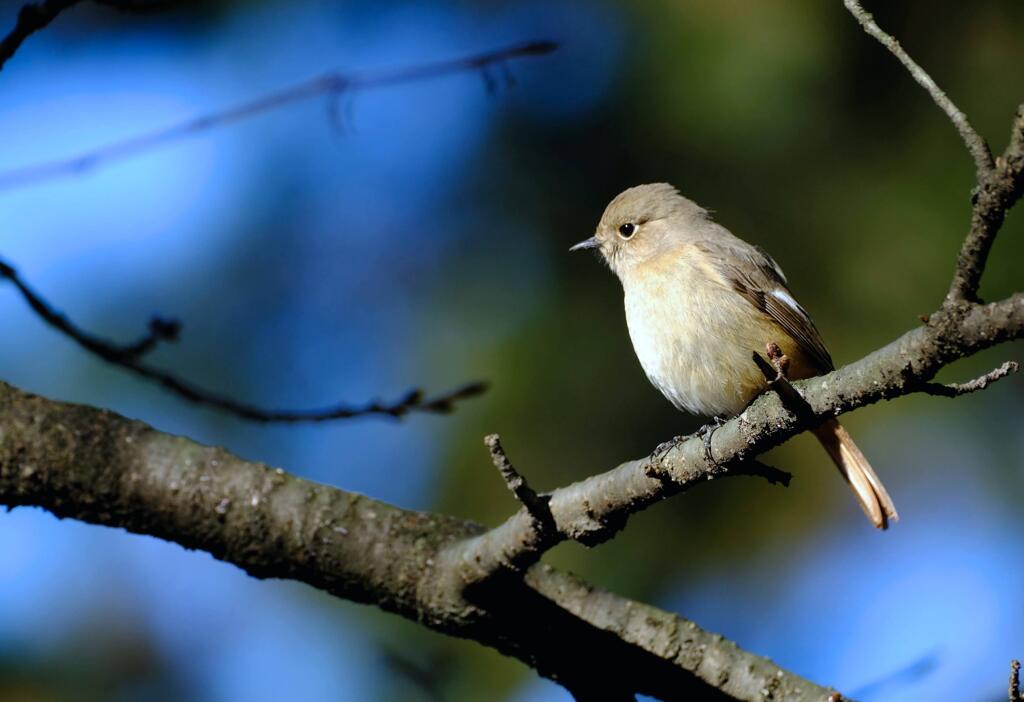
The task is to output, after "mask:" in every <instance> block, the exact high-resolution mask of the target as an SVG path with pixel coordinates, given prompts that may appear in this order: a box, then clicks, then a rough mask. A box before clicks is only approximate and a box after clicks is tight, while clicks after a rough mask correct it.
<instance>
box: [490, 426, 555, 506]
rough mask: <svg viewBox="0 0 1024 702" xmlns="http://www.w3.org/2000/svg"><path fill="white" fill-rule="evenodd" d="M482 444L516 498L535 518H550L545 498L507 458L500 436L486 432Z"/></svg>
mask: <svg viewBox="0 0 1024 702" xmlns="http://www.w3.org/2000/svg"><path fill="white" fill-rule="evenodd" d="M484 445H485V446H487V450H488V451H490V452H491V461H492V462H493V463H494V467H495V468H497V469H498V472H499V473H501V477H502V479H504V481H505V484H506V485H508V489H509V490H511V491H512V494H513V495H515V496H516V499H517V500H519V502H521V503H522V505H523V506H524V507H526V509H527V511H528V512H529V513H530V514H532V515H533V517H534V518H535V519H539V520H544V519H550V518H551V512H550V510H548V508H547V500H545V499H544V498H542V497H541V496H539V495H538V494H537V493H536V492H534V490H533V488H532V487H530V484H529V483H527V482H526V478H524V477H523V476H522V475H521V474H520V473H519V471H517V470H516V468H515V466H513V465H512V461H510V460H509V458H508V455H507V454H506V453H505V449H504V448H503V447H502V445H501V437H500V436H498V435H497V434H488V435H487V436H485V437H484Z"/></svg>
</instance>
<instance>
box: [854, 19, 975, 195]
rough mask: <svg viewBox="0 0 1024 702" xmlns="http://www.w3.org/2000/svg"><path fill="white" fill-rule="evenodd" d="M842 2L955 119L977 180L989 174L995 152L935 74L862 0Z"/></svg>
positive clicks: (954, 123)
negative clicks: (907, 49) (929, 70)
mask: <svg viewBox="0 0 1024 702" xmlns="http://www.w3.org/2000/svg"><path fill="white" fill-rule="evenodd" d="M843 4H845V5H846V9H847V10H849V11H850V14H852V15H853V16H854V17H855V18H856V20H857V21H858V22H859V23H860V25H861V27H863V28H864V31H865V32H867V33H868V34H870V35H871V36H872V37H874V38H875V39H877V40H878V41H879V43H881V44H882V46H884V47H885V48H886V49H888V50H889V52H890V53H892V55H893V56H895V57H896V58H897V59H898V60H899V62H900V63H902V64H903V65H904V66H905V67H906V69H907V70H908V71H909V72H910V75H911V77H912V78H913V79H914V80H915V81H917V83H918V85H920V86H921V87H922V88H924V89H925V90H927V91H928V94H929V95H931V97H932V100H934V101H935V104H936V105H938V106H939V107H940V108H941V109H942V111H943V112H945V113H946V115H947V116H948V117H949V119H950V120H951V121H952V122H953V126H954V127H956V130H957V131H958V132H960V137H961V138H962V139H963V140H964V144H966V146H967V150H968V151H969V152H970V154H971V156H972V157H973V158H974V165H975V168H976V170H977V173H978V180H983V179H984V178H986V177H987V176H988V174H989V172H990V171H991V170H992V168H993V164H992V152H991V151H989V148H988V144H987V143H986V142H985V140H984V139H983V138H981V136H979V135H978V133H977V132H976V131H974V127H972V126H971V124H970V122H968V121H967V116H966V115H965V114H964V113H963V112H961V111H960V108H958V107H957V106H956V105H955V104H953V101H952V100H950V99H949V96H947V95H946V93H944V92H943V91H942V88H940V87H939V86H938V85H937V84H936V83H935V81H934V80H932V77H931V76H930V75H928V73H927V72H926V71H925V70H924V69H923V68H921V66H919V65H918V64H917V62H916V61H914V59H912V58H910V55H909V54H907V52H906V51H904V50H903V47H902V46H900V43H899V42H898V41H897V40H896V39H895V38H894V37H893V36H892V35H890V34H887V33H886V32H884V31H883V30H882V28H881V27H879V26H878V24H877V23H876V22H875V18H874V17H873V16H872V15H871V13H870V12H868V11H867V10H865V9H864V8H863V7H861V4H860V1H859V0H843Z"/></svg>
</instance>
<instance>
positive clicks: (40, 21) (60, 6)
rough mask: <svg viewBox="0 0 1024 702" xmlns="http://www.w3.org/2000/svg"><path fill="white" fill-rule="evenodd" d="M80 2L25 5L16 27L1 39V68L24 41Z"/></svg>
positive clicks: (47, 0)
mask: <svg viewBox="0 0 1024 702" xmlns="http://www.w3.org/2000/svg"><path fill="white" fill-rule="evenodd" d="M79 2H81V0H44V2H40V3H31V2H30V3H28V4H27V5H25V6H23V7H22V8H21V10H20V11H19V12H18V19H17V21H16V22H15V24H14V28H13V29H11V31H10V32H8V33H7V36H5V37H4V38H3V39H2V40H0V70H3V67H4V64H5V63H7V59H9V58H11V57H12V56H14V53H15V52H16V51H17V50H18V49H19V48H20V47H21V45H22V42H24V41H25V40H26V39H28V38H29V37H30V36H31V35H32V34H34V33H35V32H38V31H39V30H40V29H43V28H44V27H46V25H48V24H50V22H52V21H53V20H54V19H55V18H56V17H57V15H59V14H60V13H61V12H63V11H64V10H66V9H68V8H69V7H71V6H72V5H77V4H78V3H79Z"/></svg>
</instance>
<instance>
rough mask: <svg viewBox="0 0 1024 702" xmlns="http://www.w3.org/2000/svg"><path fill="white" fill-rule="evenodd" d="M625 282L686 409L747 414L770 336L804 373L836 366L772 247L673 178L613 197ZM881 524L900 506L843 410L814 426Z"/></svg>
mask: <svg viewBox="0 0 1024 702" xmlns="http://www.w3.org/2000/svg"><path fill="white" fill-rule="evenodd" d="M591 248H596V249H599V250H600V252H601V255H602V256H603V257H604V260H605V261H606V262H607V263H608V265H609V267H610V268H611V269H612V271H614V272H615V274H616V275H617V276H618V278H619V280H620V281H621V282H622V288H623V291H624V293H625V303H626V324H627V326H628V327H629V336H630V339H632V341H633V348H634V350H635V351H636V355H637V358H639V359H640V365H641V366H643V369H644V372H645V373H647V377H648V378H649V379H650V381H651V383H653V384H654V386H655V387H656V388H658V390H660V391H661V393H662V394H663V395H664V396H665V397H666V398H668V400H669V402H671V403H672V404H673V405H675V406H676V407H677V408H678V409H683V410H687V411H688V412H691V413H694V414H701V415H706V416H713V417H715V418H716V419H718V418H720V417H727V416H731V415H734V414H737V413H739V412H741V411H743V409H744V408H745V407H746V406H747V405H748V404H749V403H750V401H751V400H753V399H754V398H755V397H756V396H757V395H758V394H760V393H761V392H762V391H763V390H764V389H765V388H766V387H767V381H766V380H765V378H764V375H763V374H762V372H761V371H760V370H759V369H758V367H757V366H756V365H755V364H754V362H753V361H752V360H751V354H752V352H754V351H759V352H760V351H761V350H763V349H764V348H765V347H766V345H767V344H768V343H770V342H774V343H776V344H778V345H779V347H780V348H781V350H782V352H783V353H785V354H786V355H787V356H788V357H789V359H790V366H789V372H788V376H789V377H790V378H791V379H793V380H799V379H801V378H809V377H812V376H816V375H822V374H824V373H828V372H830V371H831V370H832V369H833V365H832V358H831V356H829V353H828V350H826V348H825V344H824V343H823V342H822V340H821V335H820V334H819V333H818V330H817V329H816V328H815V326H814V322H812V321H811V318H810V316H809V315H808V314H807V312H806V311H805V310H804V308H803V307H801V306H800V304H799V303H798V302H797V301H796V299H795V298H794V297H793V295H792V293H790V292H789V289H788V288H787V287H786V277H785V276H784V275H783V273H782V269H780V268H779V266H778V264H777V263H775V261H773V260H772V258H771V257H770V256H769V255H768V254H766V253H765V252H764V251H762V250H761V249H760V248H758V247H756V246H753V245H751V244H748V243H747V242H745V241H743V240H742V239H739V238H738V237H736V236H734V235H733V234H732V233H731V232H730V231H729V230H728V229H726V228H725V227H723V226H721V225H719V224H716V223H715V222H714V221H712V219H711V216H710V215H709V213H708V211H707V210H705V209H704V208H703V207H701V206H700V205H698V204H696V203H695V202H692V201H691V200H688V199H686V198H685V197H683V196H682V195H680V194H679V192H678V191H677V190H676V189H675V188H674V187H672V186H671V185H669V184H667V183H653V184H650V185H639V186H637V187H635V188H630V189H629V190H626V191H625V192H623V193H621V194H620V195H619V196H618V197H616V198H615V199H614V200H612V201H611V203H610V204H609V205H608V207H607V209H605V211H604V215H603V216H602V217H601V222H600V223H599V224H598V225H597V232H596V234H595V236H593V237H591V238H589V239H587V240H585V241H581V242H580V243H578V244H576V245H575V246H573V247H572V248H571V249H570V250H571V251H577V250H579V249H591ZM814 434H815V436H817V437H818V440H819V441H820V442H821V444H822V446H824V447H825V450H826V451H828V454H829V456H831V457H832V460H833V461H834V462H835V464H836V466H837V467H838V468H839V472H840V473H842V475H843V478H844V479H845V480H846V482H847V483H848V484H849V485H850V487H851V489H852V490H853V492H854V494H855V495H856V496H857V499H858V500H859V501H860V505H861V507H862V508H863V509H864V512H865V514H867V516H868V518H869V519H870V520H871V521H872V523H874V525H875V526H876V527H878V528H880V529H885V528H886V527H887V526H888V523H889V522H890V521H895V520H897V519H898V518H899V517H898V515H897V513H896V508H895V506H894V505H893V503H892V500H891V499H890V498H889V493H888V492H886V490H885V487H884V486H883V485H882V483H881V481H880V480H879V479H878V476H877V475H875V471H874V470H873V469H872V468H871V464H869V463H868V461H867V459H866V458H865V457H864V454H862V453H861V452H860V449H858V448H857V445H856V444H855V443H853V439H851V438H850V435H849V434H847V433H846V430H845V429H843V427H842V426H840V424H839V422H837V421H836V420H835V419H827V420H825V421H824V422H823V423H822V424H821V425H820V426H819V427H818V428H817V429H815V430H814Z"/></svg>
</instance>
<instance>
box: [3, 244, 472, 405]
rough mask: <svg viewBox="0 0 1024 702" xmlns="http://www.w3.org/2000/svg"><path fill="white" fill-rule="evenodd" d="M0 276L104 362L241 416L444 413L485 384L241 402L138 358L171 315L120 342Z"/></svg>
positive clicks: (163, 332) (13, 274) (6, 272)
mask: <svg viewBox="0 0 1024 702" xmlns="http://www.w3.org/2000/svg"><path fill="white" fill-rule="evenodd" d="M0 278H4V279H7V280H9V281H11V282H12V283H13V284H14V286H15V287H16V288H17V289H18V291H19V292H20V293H21V296H22V297H23V298H24V299H25V301H26V302H27V303H28V305H29V306H30V307H31V308H32V310H33V311H34V312H35V313H36V314H37V315H39V317H40V318H41V319H42V320H43V321H44V322H46V323H47V324H48V325H50V326H51V327H53V328H54V329H56V330H57V331H59V332H60V333H61V334H63V335H64V336H66V337H68V338H69V339H71V340H72V341H74V342H75V343H76V344H78V345H79V346H81V347H82V348H83V349H85V350H86V351H88V352H89V353H92V354H94V355H96V356H98V357H99V358H101V359H103V360H104V361H106V362H107V363H111V364H113V365H115V366H120V367H121V368H125V369H127V370H130V371H131V372H133V373H135V374H136V375H139V376H141V377H143V378H146V379H147V380H151V381H154V382H156V383H159V384H160V385H162V386H163V387H164V388H166V389H167V390H169V391H171V392H172V393H174V394H175V395H178V396H179V397H181V398H183V399H186V400H188V401H190V402H194V403H196V404H199V405H205V406H208V407H215V408H217V409H219V410H222V411H224V412H228V413H229V414H233V415H235V416H236V417H241V418H242V419H248V420H251V421H254V422H275V423H296V422H323V421H328V420H335V419H349V418H352V417H359V416H364V415H369V414H377V415H387V416H390V417H395V418H398V417H402V416H404V415H406V414H409V413H410V412H427V413H431V414H447V413H448V412H451V411H452V409H453V408H454V405H455V403H456V402H458V401H460V400H465V399H468V398H470V397H475V396H477V395H480V394H481V393H483V392H484V391H485V390H486V389H487V384H486V383H481V382H475V383H469V384H466V385H463V386H462V387H459V388H456V389H454V390H452V391H450V392H447V393H443V394H441V395H435V396H431V397H427V396H425V394H424V392H423V391H422V390H420V389H414V390H410V391H409V392H407V393H405V394H404V395H402V396H401V397H400V398H398V399H397V400H393V401H391V402H381V401H377V400H375V401H371V402H367V403H364V404H362V405H348V404H337V405H332V406H330V407H324V408H318V409H305V410H268V409H263V408H260V407H257V406H255V405H251V404H248V403H245V402H239V401H238V400H234V399H232V398H230V397H227V396H225V395H219V394H217V393H214V392H210V391H209V390H204V389H202V388H199V387H197V386H195V385H192V384H191V383H188V382H186V381H184V380H182V379H180V378H178V377H177V376H175V375H173V374H171V373H167V372H165V371H162V370H159V369H157V368H154V367H152V366H149V365H146V364H144V363H142V362H141V361H140V357H141V356H142V355H143V354H145V353H146V352H147V351H149V350H151V349H152V348H153V347H154V346H156V344H157V343H159V342H160V341H171V340H173V339H175V338H176V337H177V334H178V331H179V330H180V324H178V322H176V321H173V320H166V319H163V318H159V317H157V318H154V319H153V320H151V321H150V324H149V332H148V334H147V335H145V336H143V337H142V338H141V339H139V340H138V341H136V342H134V343H132V344H126V345H118V344H115V343H111V342H109V341H106V340H104V339H101V338H100V337H98V336H96V335H94V334H90V333H89V332H86V331H84V330H83V329H81V328H80V327H78V326H77V325H75V324H74V323H73V322H71V320H69V319H68V318H67V316H66V315H64V314H63V313H61V312H59V311H58V310H56V309H55V308H54V307H53V306H52V305H51V304H50V303H48V302H47V301H46V300H44V299H43V298H42V296H41V295H39V293H37V292H35V291H34V290H33V289H32V288H31V287H29V285H28V284H27V283H26V282H25V281H24V280H23V279H22V278H21V276H19V275H18V272H17V271H16V270H15V269H14V268H13V267H11V266H10V265H8V264H6V263H3V262H2V261H0Z"/></svg>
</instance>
